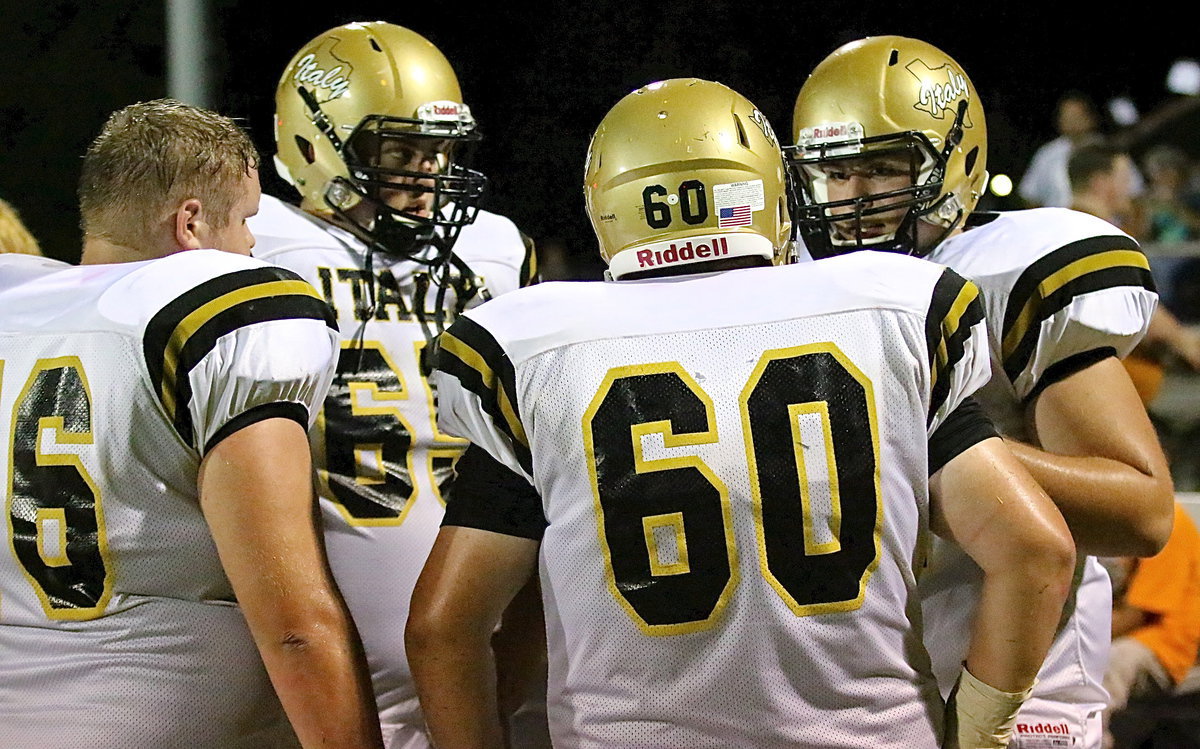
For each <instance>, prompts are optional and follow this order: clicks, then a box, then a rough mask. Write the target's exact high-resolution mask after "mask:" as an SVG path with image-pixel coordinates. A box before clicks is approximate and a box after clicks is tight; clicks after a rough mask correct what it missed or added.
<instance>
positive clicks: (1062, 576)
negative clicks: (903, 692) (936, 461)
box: [930, 438, 1075, 746]
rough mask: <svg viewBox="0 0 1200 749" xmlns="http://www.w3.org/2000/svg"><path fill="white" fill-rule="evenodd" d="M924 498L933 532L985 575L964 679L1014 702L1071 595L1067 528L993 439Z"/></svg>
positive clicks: (957, 461)
mask: <svg viewBox="0 0 1200 749" xmlns="http://www.w3.org/2000/svg"><path fill="white" fill-rule="evenodd" d="M930 494H931V498H932V506H931V525H932V527H933V530H934V531H935V532H936V533H938V534H939V535H941V536H943V537H946V538H949V539H951V540H953V541H954V542H956V543H957V544H959V545H960V546H961V547H962V548H963V550H964V551H966V552H967V554H968V555H970V557H971V558H972V559H973V560H974V561H975V562H976V563H977V564H978V565H979V566H980V568H981V569H982V570H983V573H984V579H983V587H982V591H981V597H980V601H979V605H978V608H977V610H976V613H975V624H974V627H973V629H972V633H971V644H970V648H969V649H968V651H967V662H966V671H967V672H968V673H969V674H970V675H971V676H973V677H974V678H975V679H977V680H978V681H980V682H982V683H983V684H984V685H986V686H988V687H991V688H992V689H993V690H998V691H1000V692H1005V693H1010V694H1016V693H1023V692H1025V691H1026V690H1028V689H1030V688H1031V687H1032V686H1033V683H1034V679H1035V677H1036V675H1037V672H1038V669H1039V668H1040V667H1041V665H1042V661H1043V660H1044V659H1045V656H1046V653H1047V652H1048V651H1049V649H1050V643H1051V641H1052V640H1053V639H1054V633H1055V630H1056V629H1057V626H1058V622H1059V619H1060V617H1061V616H1062V610H1063V604H1064V602H1065V601H1066V598H1067V594H1068V592H1069V590H1070V585H1071V576H1072V572H1073V569H1074V564H1075V550H1074V546H1073V543H1072V540H1071V535H1070V532H1069V530H1068V528H1067V525H1066V523H1065V522H1064V521H1063V518H1062V516H1061V515H1060V514H1059V512H1058V511H1057V510H1056V509H1055V506H1054V504H1053V502H1051V500H1050V498H1049V497H1048V496H1047V495H1046V493H1045V492H1043V491H1042V490H1041V488H1040V487H1039V486H1038V485H1037V483H1036V482H1035V481H1034V480H1033V478H1032V477H1031V476H1030V475H1029V474H1028V473H1027V472H1026V471H1025V470H1023V469H1022V468H1021V465H1020V463H1019V462H1018V461H1017V460H1016V459H1015V458H1014V457H1013V456H1012V454H1011V453H1010V452H1009V451H1008V450H1007V449H1005V447H1004V444H1003V442H1002V441H1001V440H999V439H996V438H992V439H987V440H984V441H982V442H979V443H976V444H975V445H974V446H972V447H970V448H968V449H967V450H966V451H964V452H962V453H960V454H959V455H957V456H956V457H955V458H953V459H952V460H950V461H949V462H948V463H947V464H946V465H945V466H944V467H943V468H942V469H941V470H940V471H938V472H937V473H935V474H934V475H933V476H932V477H931V479H930ZM1016 611H1019V612H1021V616H1019V617H1018V616H1013V612H1016ZM964 678H966V677H965V676H964ZM961 689H962V687H961V685H960V690H961ZM1019 704H1020V703H1019V702H1018V703H1017V704H1016V705H1014V706H1013V707H1012V710H1011V717H1012V718H1015V716H1016V709H1017V707H1019ZM960 712H961V711H960ZM965 722H966V721H961V722H960V724H959V728H960V732H959V736H960V737H962V736H963V731H965V730H967V729H968V728H969V726H966V725H964V723H965ZM1010 727H1011V726H1010ZM994 728H996V726H990V727H987V728H986V730H985V733H986V732H987V731H991V730H993V729H994ZM967 735H970V734H967ZM962 745H963V746H967V745H968V744H966V743H963V744H962ZM970 745H971V746H991V744H988V743H972V744H970Z"/></svg>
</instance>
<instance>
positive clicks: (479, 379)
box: [437, 317, 533, 475]
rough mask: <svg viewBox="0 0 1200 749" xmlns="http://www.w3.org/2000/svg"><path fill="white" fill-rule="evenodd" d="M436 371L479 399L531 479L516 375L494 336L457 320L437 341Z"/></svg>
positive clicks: (463, 319) (469, 322)
mask: <svg viewBox="0 0 1200 749" xmlns="http://www.w3.org/2000/svg"><path fill="white" fill-rule="evenodd" d="M437 368H438V369H440V370H442V371H443V372H445V373H446V374H448V375H451V376H453V377H457V378H458V380H459V382H461V383H462V384H463V387H465V388H466V389H467V390H470V391H471V392H472V393H475V395H477V396H479V400H480V402H481V403H482V405H483V409H484V410H485V411H486V412H487V413H488V415H489V416H491V417H492V421H493V422H495V424H496V426H497V427H498V428H499V429H501V430H503V431H504V433H505V434H507V435H508V437H509V439H510V441H511V442H512V445H513V449H514V450H515V451H516V454H517V460H518V461H519V462H520V463H521V467H522V468H524V469H525V472H526V473H528V474H530V475H532V473H533V461H532V456H531V455H530V453H529V438H528V437H527V436H526V434H525V427H524V426H522V425H521V419H520V416H519V415H518V411H517V381H516V373H515V372H514V371H513V365H512V361H511V360H510V359H509V358H508V354H506V353H504V349H502V348H500V344H499V343H497V342H496V339H495V338H493V337H492V334H491V333H489V332H488V331H487V330H486V329H484V328H483V327H482V326H481V325H479V324H478V323H476V322H475V321H474V320H472V319H471V318H469V317H460V318H458V319H457V320H455V321H454V324H453V325H451V326H450V329H449V330H447V331H446V332H445V333H442V335H441V337H440V338H439V339H438V354H437Z"/></svg>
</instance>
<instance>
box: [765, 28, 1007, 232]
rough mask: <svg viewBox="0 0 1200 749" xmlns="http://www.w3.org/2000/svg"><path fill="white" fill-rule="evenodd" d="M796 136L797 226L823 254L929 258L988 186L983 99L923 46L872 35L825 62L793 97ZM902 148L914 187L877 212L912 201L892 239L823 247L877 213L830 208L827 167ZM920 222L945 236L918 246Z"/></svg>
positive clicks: (956, 69)
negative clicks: (844, 225) (871, 252)
mask: <svg viewBox="0 0 1200 749" xmlns="http://www.w3.org/2000/svg"><path fill="white" fill-rule="evenodd" d="M792 137H793V142H794V143H795V145H794V146H792V147H790V148H788V149H786V150H787V155H788V160H789V162H790V164H791V165H792V168H793V175H794V176H795V178H796V188H797V193H798V197H799V199H800V203H801V205H800V206H799V207H797V209H796V216H795V219H796V221H797V224H798V225H799V228H800V231H801V233H802V235H803V236H804V239H805V242H806V244H808V245H809V247H810V251H813V254H814V255H816V256H822V255H824V254H838V253H839V252H844V251H848V250H854V249H884V250H890V251H900V252H907V253H910V254H921V255H923V254H926V253H927V252H928V251H929V250H931V249H932V248H933V246H936V244H937V242H939V241H941V239H942V238H944V237H945V236H946V235H948V234H949V233H950V232H951V231H953V230H954V229H955V228H957V227H959V226H961V225H962V223H963V221H964V219H965V218H966V216H967V214H969V213H970V212H971V211H972V210H973V209H974V208H975V205H976V203H978V201H979V198H980V196H981V195H982V194H983V190H984V188H985V187H986V184H987V171H986V167H987V125H986V122H985V120H984V113H983V105H982V104H981V103H980V101H979V95H978V92H977V91H976V90H975V87H974V85H973V84H972V83H971V80H970V79H969V78H968V77H967V74H966V73H965V72H964V71H963V69H962V66H961V65H959V64H958V63H957V62H955V61H954V59H953V58H951V57H950V56H949V55H947V54H946V53H945V52H943V51H941V50H940V49H938V48H937V47H934V46H933V45H931V44H928V43H926V42H922V41H919V40H917V39H909V38H906V37H901V36H877V37H868V38H866V39H860V40H858V41H854V42H850V43H849V44H846V45H843V46H842V47H840V48H838V49H837V50H835V51H834V52H833V53H832V54H830V55H829V56H828V57H826V58H825V59H824V60H823V61H822V62H821V63H820V64H819V65H818V66H817V67H816V69H814V70H813V72H812V73H811V74H810V75H809V77H808V79H807V80H806V81H805V82H804V86H803V87H802V88H801V90H800V94H799V96H797V97H796V106H795V109H794V111H793V116H792ZM897 150H906V151H907V152H908V153H909V154H911V157H912V159H911V163H912V165H913V181H914V185H913V187H912V189H911V190H910V191H908V194H907V195H906V196H897V195H895V194H890V195H889V196H888V197H889V198H890V199H891V201H890V203H889V204H888V205H887V206H886V207H885V208H876V209H874V210H876V211H877V212H878V211H882V210H891V209H895V208H896V207H897V205H898V204H897V202H896V199H897V197H903V198H905V199H906V201H907V202H906V203H904V204H906V205H909V206H910V208H909V213H908V216H907V217H906V219H905V221H904V222H903V223H902V224H901V226H900V228H899V229H898V230H897V231H896V233H895V235H891V236H888V237H883V238H874V239H872V240H870V243H869V244H867V243H864V242H863V240H861V238H860V239H859V240H858V241H857V242H856V243H854V245H853V246H849V247H846V246H842V247H822V244H825V245H828V244H830V243H833V244H835V245H836V244H837V242H836V240H833V239H831V236H832V235H831V232H830V222H831V221H832V220H835V219H836V220H847V219H855V218H861V217H862V216H863V215H868V214H869V213H870V211H871V210H872V209H870V208H864V206H865V205H867V204H869V203H871V201H872V197H873V196H864V197H863V198H859V199H856V200H850V201H839V202H836V203H835V202H833V201H830V200H829V199H828V196H827V194H826V191H825V189H824V185H823V180H822V167H823V166H828V165H829V164H831V163H834V162H837V161H838V160H845V159H853V158H858V157H861V156H865V155H868V154H874V153H877V152H888V151H890V152H896V151H897ZM874 197H875V198H878V197H879V196H874ZM875 202H876V203H878V200H876V201H875ZM917 220H921V221H924V222H928V223H930V224H933V225H935V226H937V227H940V228H941V229H942V231H941V235H940V237H938V238H937V240H936V241H934V242H932V243H928V246H925V247H918V243H917V240H916V221H917ZM814 245H815V246H814ZM822 250H825V251H824V252H823V251H822Z"/></svg>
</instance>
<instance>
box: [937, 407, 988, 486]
mask: <svg viewBox="0 0 1200 749" xmlns="http://www.w3.org/2000/svg"><path fill="white" fill-rule="evenodd" d="M999 436H1000V435H999V434H998V433H997V432H996V427H995V426H993V425H992V420H991V419H989V418H988V417H987V414H985V413H984V412H983V409H982V408H980V407H979V403H978V402H977V401H976V400H975V399H974V398H967V399H966V400H964V401H963V402H962V403H960V404H958V408H956V409H954V412H953V413H951V414H950V415H949V416H947V417H946V420H945V421H943V422H942V424H941V425H940V426H939V427H938V428H937V431H935V432H934V433H933V434H932V435H931V436H930V437H929V475H930V476H932V475H933V474H935V473H937V472H938V471H940V470H942V466H944V465H946V464H947V463H949V462H950V461H951V460H954V458H956V457H957V456H958V455H960V454H961V453H963V452H966V450H967V448H969V447H971V446H972V445H974V444H976V443H979V442H982V441H984V440H985V439H988V438H990V437H999Z"/></svg>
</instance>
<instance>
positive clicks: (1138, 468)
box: [1009, 357, 1174, 556]
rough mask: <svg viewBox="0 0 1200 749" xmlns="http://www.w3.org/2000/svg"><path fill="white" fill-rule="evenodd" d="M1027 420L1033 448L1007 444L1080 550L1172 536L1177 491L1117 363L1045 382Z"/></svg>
mask: <svg viewBox="0 0 1200 749" xmlns="http://www.w3.org/2000/svg"><path fill="white" fill-rule="evenodd" d="M1026 417H1027V419H1028V420H1029V421H1030V426H1031V430H1030V431H1031V434H1034V435H1036V439H1037V441H1038V446H1034V445H1027V444H1022V443H1019V442H1015V441H1010V442H1009V446H1010V448H1011V449H1012V451H1013V454H1015V455H1016V456H1017V458H1018V459H1020V461H1021V463H1022V464H1023V465H1024V466H1025V467H1026V469H1028V470H1029V472H1030V473H1031V474H1033V476H1034V478H1035V479H1037V481H1038V483H1039V484H1041V485H1042V487H1043V488H1044V489H1045V490H1046V492H1047V493H1048V494H1049V495H1050V496H1051V497H1052V498H1053V499H1054V501H1055V504H1057V505H1058V508H1059V510H1061V511H1062V514H1063V516H1064V517H1065V518H1066V520H1067V524H1068V525H1069V526H1070V528H1071V533H1072V534H1073V535H1074V537H1075V542H1076V544H1077V546H1078V547H1079V550H1080V552H1081V553H1085V554H1095V555H1101V556H1152V555H1154V554H1156V553H1157V552H1158V551H1159V550H1160V549H1161V548H1162V547H1163V545H1164V544H1165V543H1166V542H1167V537H1168V536H1169V535H1170V534H1171V525H1172V518H1173V514H1172V507H1173V506H1172V501H1173V497H1174V489H1173V487H1172V484H1171V476H1170V472H1169V469H1168V466H1167V460H1166V457H1165V456H1164V455H1163V452H1162V447H1161V446H1160V445H1159V442H1158V437H1157V435H1156V434H1155V432H1154V427H1153V425H1152V424H1151V423H1150V419H1149V417H1148V416H1147V415H1146V410H1145V408H1143V406H1142V403H1141V401H1140V400H1139V398H1138V395H1137V391H1136V390H1135V389H1134V387H1133V383H1132V382H1131V381H1130V380H1129V375H1128V374H1127V373H1126V371H1125V369H1124V367H1122V366H1121V363H1120V361H1118V360H1117V359H1116V358H1113V357H1109V358H1107V359H1104V360H1101V361H1099V362H1097V363H1095V364H1093V365H1091V366H1089V367H1087V368H1085V369H1083V370H1081V371H1079V372H1076V373H1075V374H1073V375H1070V376H1069V377H1066V378H1064V379H1063V380H1060V381H1059V382H1056V383H1054V384H1052V385H1050V386H1049V387H1047V388H1046V389H1045V390H1044V391H1043V392H1042V393H1041V394H1040V395H1039V396H1038V397H1037V398H1036V400H1035V401H1034V402H1033V403H1032V404H1031V405H1030V406H1028V407H1027V409H1026ZM1039 447H1040V449H1039Z"/></svg>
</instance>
